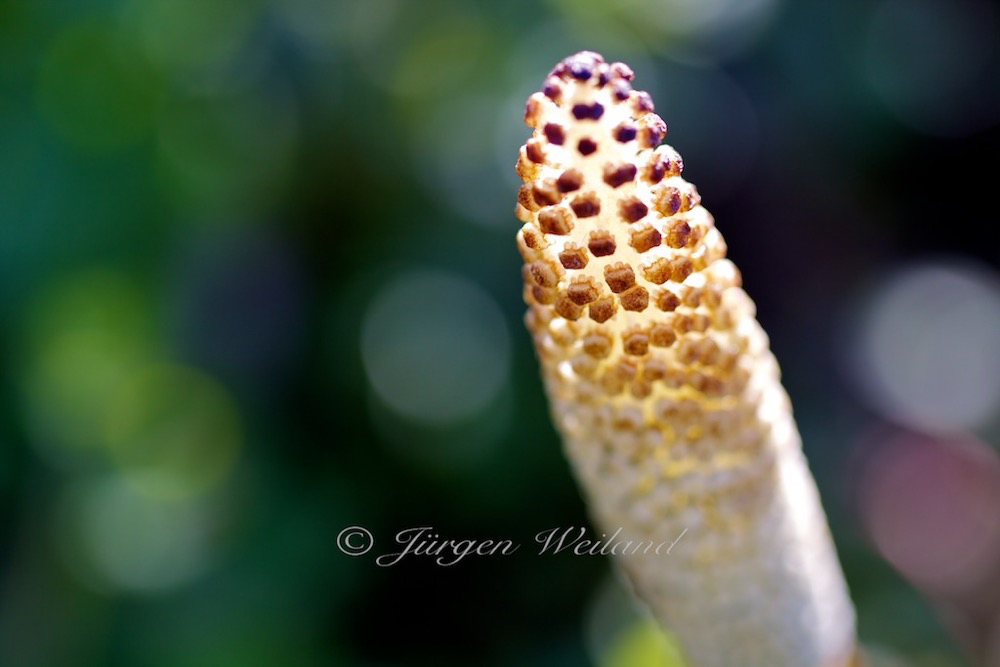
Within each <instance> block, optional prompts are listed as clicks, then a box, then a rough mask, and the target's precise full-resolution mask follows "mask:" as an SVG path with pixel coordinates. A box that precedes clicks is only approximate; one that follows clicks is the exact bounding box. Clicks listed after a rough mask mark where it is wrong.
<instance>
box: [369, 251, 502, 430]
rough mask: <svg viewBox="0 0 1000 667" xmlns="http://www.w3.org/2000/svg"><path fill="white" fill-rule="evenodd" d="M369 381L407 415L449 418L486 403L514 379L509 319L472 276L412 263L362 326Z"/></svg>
mask: <svg viewBox="0 0 1000 667" xmlns="http://www.w3.org/2000/svg"><path fill="white" fill-rule="evenodd" d="M361 354H362V361H363V363H364V367H365V372H366V373H367V376H368V381H369V382H370V383H371V386H372V388H373V389H374V390H375V392H376V394H377V395H378V397H379V398H380V399H381V400H382V401H384V402H385V403H386V404H387V405H388V406H389V407H390V408H392V409H393V410H395V411H396V412H398V413H400V414H401V415H403V416H406V417H409V418H411V419H415V420H418V421H426V422H434V423H445V422H454V421H457V420H460V419H463V418H467V417H469V416H472V415H474V414H475V413H477V412H479V411H480V410H482V409H483V408H485V407H486V406H487V405H488V404H489V403H490V402H491V401H492V400H493V399H494V398H495V397H496V396H497V394H498V393H499V392H500V390H501V389H502V388H503V386H504V384H505V383H506V381H507V373H508V366H509V364H510V342H509V334H508V331H507V323H506V321H505V320H504V318H503V314H502V313H501V312H500V308H499V306H498V305H497V304H496V302H495V301H494V300H493V297H491V296H490V295H489V294H488V293H487V292H485V291H484V290H482V289H481V288H480V287H477V286H476V285H475V284H473V283H471V282H470V281H468V280H466V279H465V278H463V277H461V276H459V275H456V274H451V273H445V272H437V271H429V270H425V271H412V272H410V273H406V274H403V275H400V276H397V277H396V278H395V279H393V280H392V281H391V282H390V283H389V284H388V285H386V286H385V287H383V288H382V289H381V290H380V291H379V292H378V293H377V294H376V295H375V297H374V298H373V299H372V302H371V304H370V305H369V307H368V311H367V313H366V314H365V318H364V323H363V326H362V334H361Z"/></svg>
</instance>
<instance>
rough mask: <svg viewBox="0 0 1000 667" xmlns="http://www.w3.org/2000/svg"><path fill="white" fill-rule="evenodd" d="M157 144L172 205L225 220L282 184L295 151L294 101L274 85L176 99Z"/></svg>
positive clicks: (255, 207)
mask: <svg viewBox="0 0 1000 667" xmlns="http://www.w3.org/2000/svg"><path fill="white" fill-rule="evenodd" d="M262 128H267V129H266V131H264V130H262ZM157 139H158V149H159V150H158V153H159V156H158V157H159V163H158V164H157V167H158V168H159V170H160V174H161V176H162V179H161V182H162V183H163V185H164V187H165V189H166V190H167V194H168V196H169V197H170V198H171V199H172V200H173V201H174V202H176V203H178V204H186V205H188V206H191V207H193V208H195V209H199V210H204V209H207V210H209V211H211V212H214V211H217V210H222V211H226V212H227V216H225V217H226V218H227V219H229V218H231V217H232V216H233V214H234V213H237V212H245V213H247V214H249V213H251V212H256V211H258V210H260V208H261V207H262V206H263V205H265V204H267V203H268V202H270V201H271V200H272V199H273V198H274V197H276V196H277V195H278V194H280V193H281V192H282V191H283V190H284V188H285V187H286V185H287V176H288V172H289V170H290V168H291V164H292V161H293V159H294V157H295V151H296V149H297V147H298V125H297V121H296V109H295V100H294V98H293V96H292V94H291V91H290V90H288V89H287V87H286V85H285V84H283V83H281V82H278V81H258V82H255V85H252V86H248V87H246V88H242V89H239V90H232V91H226V92H220V93H217V94H211V95H201V96H187V97H182V96H177V97H175V98H174V99H173V100H172V102H171V103H170V104H168V105H165V107H164V108H163V112H162V114H161V116H160V119H159V124H158V127H157Z"/></svg>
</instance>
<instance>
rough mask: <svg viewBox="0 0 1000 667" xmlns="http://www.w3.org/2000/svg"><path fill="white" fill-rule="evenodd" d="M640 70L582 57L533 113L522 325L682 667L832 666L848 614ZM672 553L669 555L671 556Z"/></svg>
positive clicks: (639, 586) (565, 66)
mask: <svg viewBox="0 0 1000 667" xmlns="http://www.w3.org/2000/svg"><path fill="white" fill-rule="evenodd" d="M631 79H632V72H631V70H630V69H629V68H628V67H627V66H625V65H623V64H621V63H611V64H608V63H605V62H604V60H603V59H602V58H601V57H600V56H599V55H597V54H594V53H589V52H583V53H579V54H576V55H575V56H571V57H570V58H567V59H566V60H565V61H563V62H562V63H560V64H559V65H558V66H557V67H556V68H555V69H554V70H553V72H552V73H551V74H550V76H549V77H548V79H547V80H546V82H545V85H544V88H543V90H542V92H539V93H536V94H534V95H532V96H531V97H530V98H529V99H528V103H527V106H526V111H525V121H526V123H527V124H528V125H529V126H531V127H533V128H534V132H533V134H532V136H531V138H529V139H528V141H527V142H526V143H525V145H524V146H523V147H522V148H521V151H520V156H519V159H518V162H517V172H518V174H519V175H520V176H521V178H522V179H523V181H524V185H523V186H522V187H521V189H520V191H519V193H518V204H517V209H516V215H517V217H518V218H519V219H520V220H521V221H522V222H523V223H524V225H523V226H522V227H521V230H520V231H519V232H518V235H517V243H518V248H519V249H520V252H521V255H522V257H523V259H524V271H523V277H524V299H525V301H526V303H527V304H528V313H527V315H526V323H527V327H528V329H529V330H530V332H531V334H532V336H533V338H534V343H535V348H536V351H537V355H538V358H539V361H540V363H541V366H542V375H543V378H544V382H545V387H546V391H547V393H548V396H549V400H550V403H551V409H552V414H553V419H554V421H555V423H556V426H557V428H558V430H559V432H560V433H561V435H562V437H563V441H564V444H565V450H566V453H567V456H568V457H569V459H570V461H571V463H572V465H573V468H574V471H575V474H576V476H577V479H578V480H579V482H580V484H581V486H582V487H583V489H584V492H585V495H586V497H587V500H588V503H589V506H590V508H591V512H592V514H593V516H594V519H595V522H596V523H597V524H598V526H599V528H600V529H601V530H602V531H603V532H605V533H606V534H607V535H611V534H613V533H614V532H615V531H616V530H618V529H619V528H620V529H622V533H621V535H622V539H624V540H632V541H633V542H635V543H639V542H643V541H647V542H649V543H651V544H660V543H665V544H666V545H670V544H671V543H673V542H674V541H675V540H676V544H674V546H673V547H672V548H671V549H670V550H669V551H670V553H669V554H667V553H665V552H666V548H664V549H661V551H660V553H659V554H656V553H654V552H652V551H649V552H637V553H630V554H628V555H619V556H618V562H619V563H620V564H621V565H622V566H623V567H624V569H625V571H626V572H627V573H628V575H629V578H630V579H631V581H632V583H633V585H634V587H635V590H636V593H637V594H638V595H639V596H640V597H641V598H642V599H643V600H644V601H645V602H646V603H647V604H648V605H649V606H650V608H651V610H652V611H653V613H654V614H655V616H656V617H657V618H658V619H659V620H660V621H661V623H663V624H664V625H665V626H667V627H669V628H670V629H671V630H672V631H673V632H674V633H675V635H676V636H677V637H678V639H679V640H680V642H681V644H682V645H683V647H684V650H685V652H686V653H687V655H688V657H689V661H690V663H691V664H692V665H693V667H716V666H717V667H820V666H823V667H835V666H837V667H842V666H843V665H846V664H847V662H848V660H849V657H850V654H851V651H852V648H853V645H854V611H853V608H852V606H851V603H850V600H849V598H848V595H847V590H846V586H845V584H844V580H843V575H842V574H841V571H840V566H839V564H838V562H837V559H836V554H835V552H834V549H833V544H832V541H831V539H830V536H829V531H828V528H827V525H826V518H825V516H824V514H823V510H822V508H821V506H820V502H819V497H818V494H817V492H816V488H815V484H814V482H813V480H812V477H811V475H810V473H809V470H808V467H807V466H806V462H805V459H804V458H803V456H802V452H801V446H800V441H799V435H798V431H797V429H796V426H795V422H794V420H793V418H792V414H791V408H790V405H789V401H788V397H787V395H786V393H785V391H784V390H783V389H782V387H781V384H780V380H779V371H778V367H777V364H776V362H775V360H774V357H773V356H772V355H771V352H770V350H769V345H768V340H767V336H766V335H765V334H764V332H763V331H762V330H761V328H760V326H759V325H758V324H757V321H756V319H755V317H754V315H755V312H754V305H753V303H752V302H751V301H750V299H749V297H748V296H747V295H746V293H745V292H744V291H743V289H742V288H741V287H740V275H739V271H738V270H737V269H736V267H735V266H734V265H733V264H732V262H730V261H729V260H727V259H725V255H726V244H725V241H724V240H723V238H722V235H721V234H720V233H719V231H718V230H717V229H716V228H715V224H714V220H713V219H712V216H711V215H710V214H709V213H708V211H706V210H705V209H704V208H703V207H702V206H701V203H700V197H699V196H698V193H697V190H696V189H695V188H694V186H692V185H691V184H689V183H687V182H686V181H685V180H684V179H683V178H682V176H681V171H682V168H683V167H682V163H681V158H680V156H679V155H678V154H677V152H676V151H674V150H673V149H672V148H671V147H669V146H666V145H663V146H660V145H659V143H660V141H661V139H662V138H663V136H664V134H665V133H666V125H665V124H664V122H663V120H662V119H660V117H659V116H657V115H656V114H655V113H653V103H652V100H651V99H650V98H649V96H648V95H647V94H646V93H644V92H641V91H636V90H634V89H633V88H632V85H631ZM679 537H680V539H678V538H679Z"/></svg>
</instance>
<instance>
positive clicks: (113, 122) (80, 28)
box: [38, 24, 157, 150]
mask: <svg viewBox="0 0 1000 667" xmlns="http://www.w3.org/2000/svg"><path fill="white" fill-rule="evenodd" d="M130 47H131V44H130V43H129V42H127V41H124V40H119V39H118V38H117V37H116V36H115V35H114V34H113V33H112V32H111V30H110V29H109V28H106V27H104V26H101V25H98V24H84V25H74V26H71V27H70V28H67V29H66V30H65V31H64V32H63V33H61V34H60V35H58V36H57V37H56V38H55V39H54V40H53V42H52V44H51V46H49V49H48V52H47V53H46V55H45V57H44V59H43V61H42V65H41V69H40V71H39V78H38V102H39V105H40V107H41V110H42V112H43V113H44V115H45V117H46V118H47V119H48V120H49V121H50V122H51V123H52V125H53V126H54V127H55V128H56V129H57V130H58V131H59V132H60V133H61V134H62V135H63V136H65V137H66V138H67V139H69V140H70V141H72V142H73V143H74V144H76V145H77V146H79V147H81V148H85V149H90V150H109V149H115V148H122V147H125V146H129V145H132V144H134V143H136V142H137V141H139V140H141V139H143V138H144V137H145V136H146V135H147V134H148V132H149V129H150V127H151V125H152V117H153V112H154V107H155V103H156V97H157V91H156V89H157V79H156V76H155V72H154V71H153V70H152V69H151V68H150V67H148V66H146V65H144V61H143V59H142V58H141V57H140V56H139V54H138V53H137V52H136V51H135V49H134V48H130Z"/></svg>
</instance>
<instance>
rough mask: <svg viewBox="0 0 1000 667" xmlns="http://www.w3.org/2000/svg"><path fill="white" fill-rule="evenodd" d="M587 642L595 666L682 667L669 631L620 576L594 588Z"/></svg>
mask: <svg viewBox="0 0 1000 667" xmlns="http://www.w3.org/2000/svg"><path fill="white" fill-rule="evenodd" d="M587 645H588V649H589V651H590V654H591V658H592V661H593V664H595V665H597V666H598V667H646V666H647V665H656V666H657V667H685V666H686V665H687V663H686V662H685V661H684V658H683V656H682V655H681V652H680V648H679V647H678V646H677V643H676V641H675V639H674V638H673V637H672V636H671V635H670V633H669V632H666V631H664V630H663V629H662V628H661V627H660V626H659V625H658V624H657V622H656V620H655V619H654V618H653V617H652V616H650V614H649V612H648V611H647V610H646V609H645V608H643V607H641V606H640V605H639V604H638V603H637V602H636V599H635V597H634V596H633V595H632V594H631V592H630V591H629V590H627V584H624V583H623V582H622V581H621V579H620V578H619V577H609V578H608V579H606V580H605V582H604V583H603V584H602V585H601V586H600V587H599V588H598V589H597V590H596V592H595V594H594V597H593V599H592V601H591V603H590V609H589V611H588V619H587Z"/></svg>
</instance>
